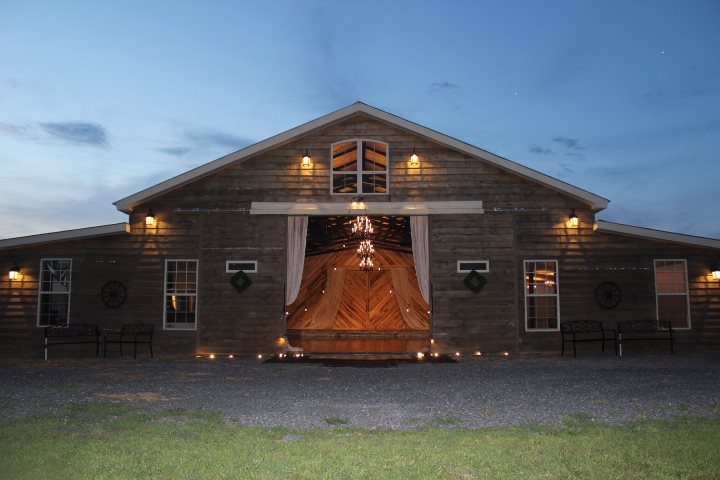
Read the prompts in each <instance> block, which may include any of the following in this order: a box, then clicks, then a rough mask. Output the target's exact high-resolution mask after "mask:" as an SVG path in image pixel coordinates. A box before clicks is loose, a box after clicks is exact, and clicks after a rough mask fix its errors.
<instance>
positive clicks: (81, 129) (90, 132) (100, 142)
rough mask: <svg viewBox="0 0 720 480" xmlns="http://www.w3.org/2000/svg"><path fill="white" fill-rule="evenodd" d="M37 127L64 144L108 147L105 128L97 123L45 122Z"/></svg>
mask: <svg viewBox="0 0 720 480" xmlns="http://www.w3.org/2000/svg"><path fill="white" fill-rule="evenodd" d="M39 126H40V128H41V129H42V130H43V131H44V132H45V133H47V134H48V135H51V136H53V137H56V138H59V139H61V140H64V141H66V142H70V143H75V144H79V145H88V146H93V147H107V146H108V140H107V132H106V130H105V127H103V126H102V125H99V124H97V123H85V122H45V123H40V124H39Z"/></svg>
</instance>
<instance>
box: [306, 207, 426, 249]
mask: <svg viewBox="0 0 720 480" xmlns="http://www.w3.org/2000/svg"><path fill="white" fill-rule="evenodd" d="M354 218H355V217H349V216H335V217H310V218H309V219H308V234H307V246H306V249H305V255H307V256H313V255H320V254H322V253H330V252H340V251H343V250H351V249H352V250H354V249H356V248H357V246H358V240H357V239H355V238H353V237H352V233H351V227H350V221H351V220H353V219H354ZM370 220H371V221H372V225H373V230H374V234H373V237H372V240H373V245H375V248H385V249H387V250H392V251H395V252H402V253H412V240H411V237H410V218H409V217H396V216H382V217H372V216H371V217H370Z"/></svg>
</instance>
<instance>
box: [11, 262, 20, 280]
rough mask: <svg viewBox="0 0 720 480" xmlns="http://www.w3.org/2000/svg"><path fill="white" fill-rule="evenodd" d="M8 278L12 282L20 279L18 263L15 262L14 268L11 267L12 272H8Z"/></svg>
mask: <svg viewBox="0 0 720 480" xmlns="http://www.w3.org/2000/svg"><path fill="white" fill-rule="evenodd" d="M8 278H9V279H10V280H17V279H18V278H20V267H18V264H17V262H13V264H12V267H10V271H9V272H8Z"/></svg>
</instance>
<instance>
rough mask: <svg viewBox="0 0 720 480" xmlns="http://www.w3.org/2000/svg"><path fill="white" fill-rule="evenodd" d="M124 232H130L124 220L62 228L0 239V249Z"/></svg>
mask: <svg viewBox="0 0 720 480" xmlns="http://www.w3.org/2000/svg"><path fill="white" fill-rule="evenodd" d="M125 233H130V225H129V224H127V223H125V222H123V223H113V224H110V225H100V226H97V227H88V228H77V229H75V230H64V231H62V232H52V233H41V234H39V235H29V236H27V237H16V238H8V239H5V240H0V250H9V249H11V248H21V247H30V246H35V245H43V244H46V243H57V242H67V241H70V240H81V239H85V238H92V237H104V236H108V235H121V234H125Z"/></svg>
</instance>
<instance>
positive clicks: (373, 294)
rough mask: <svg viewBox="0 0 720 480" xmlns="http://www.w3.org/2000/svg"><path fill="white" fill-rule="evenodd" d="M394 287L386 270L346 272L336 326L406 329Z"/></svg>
mask: <svg viewBox="0 0 720 480" xmlns="http://www.w3.org/2000/svg"><path fill="white" fill-rule="evenodd" d="M392 288H393V286H392V276H391V275H390V272H389V271H387V270H383V271H370V272H363V271H357V270H356V271H352V270H350V271H347V272H346V274H345V284H344V286H343V293H342V297H341V299H340V308H338V314H337V319H336V320H335V324H334V329H335V330H407V328H408V327H407V325H405V322H404V321H403V318H402V315H401V314H400V311H399V309H398V305H397V301H396V299H395V297H394V296H393V295H392V293H391V291H392Z"/></svg>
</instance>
